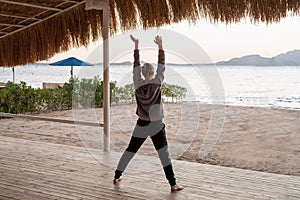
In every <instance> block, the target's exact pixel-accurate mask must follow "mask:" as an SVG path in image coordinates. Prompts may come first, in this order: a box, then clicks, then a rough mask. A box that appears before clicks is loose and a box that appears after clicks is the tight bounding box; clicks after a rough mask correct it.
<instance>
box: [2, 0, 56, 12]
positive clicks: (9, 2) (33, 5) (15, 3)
mask: <svg viewBox="0 0 300 200" xmlns="http://www.w3.org/2000/svg"><path fill="white" fill-rule="evenodd" d="M0 2H1V3H8V4H13V5H19V6H26V7H31V8H40V9H44V10H54V11H61V10H62V9H59V8H53V7H48V6H39V5H35V4H30V3H21V2H16V1H11V0H10V1H8V0H0Z"/></svg>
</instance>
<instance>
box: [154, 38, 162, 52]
mask: <svg viewBox="0 0 300 200" xmlns="http://www.w3.org/2000/svg"><path fill="white" fill-rule="evenodd" d="M154 43H155V44H157V45H158V48H159V49H163V46H162V38H161V36H159V35H157V36H156V37H155V38H154Z"/></svg>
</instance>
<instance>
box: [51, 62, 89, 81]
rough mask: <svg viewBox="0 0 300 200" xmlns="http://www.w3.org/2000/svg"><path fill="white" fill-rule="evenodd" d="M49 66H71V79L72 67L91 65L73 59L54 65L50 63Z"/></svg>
mask: <svg viewBox="0 0 300 200" xmlns="http://www.w3.org/2000/svg"><path fill="white" fill-rule="evenodd" d="M49 65H52V66H71V71H70V72H71V77H73V66H93V64H90V63H88V62H85V61H82V60H79V59H77V58H75V57H70V58H66V59H63V60H60V61H57V62H54V63H50V64H49Z"/></svg>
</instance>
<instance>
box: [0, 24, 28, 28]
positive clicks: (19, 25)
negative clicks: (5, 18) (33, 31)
mask: <svg viewBox="0 0 300 200" xmlns="http://www.w3.org/2000/svg"><path fill="white" fill-rule="evenodd" d="M0 26H9V27H11V26H14V27H19V28H23V27H24V26H25V25H21V24H5V23H0Z"/></svg>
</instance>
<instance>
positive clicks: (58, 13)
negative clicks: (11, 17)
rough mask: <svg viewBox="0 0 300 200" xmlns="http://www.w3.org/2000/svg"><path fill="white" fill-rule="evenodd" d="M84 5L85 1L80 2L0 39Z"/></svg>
mask: <svg viewBox="0 0 300 200" xmlns="http://www.w3.org/2000/svg"><path fill="white" fill-rule="evenodd" d="M1 1H4V0H0V2H1ZM83 3H85V1H81V2H78V3H77V4H74V5H73V6H70V7H68V8H66V9H64V10H60V11H59V12H57V13H54V14H53V15H50V16H48V17H45V18H44V19H42V20H40V21H37V22H33V23H32V24H29V25H28V26H25V27H23V28H19V29H18V30H15V31H12V32H10V33H9V34H6V35H3V36H1V37H0V39H1V38H4V37H6V36H9V35H12V34H14V33H17V32H19V31H22V30H25V29H27V28H29V27H31V26H34V25H36V24H38V23H40V22H42V21H44V20H48V19H50V18H52V17H54V16H57V15H60V14H62V13H64V12H66V11H68V10H71V9H73V8H75V7H77V6H79V5H81V4H83Z"/></svg>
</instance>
